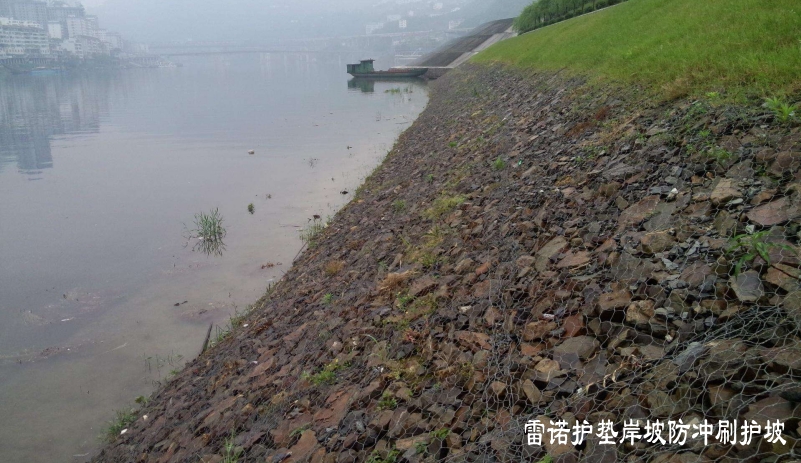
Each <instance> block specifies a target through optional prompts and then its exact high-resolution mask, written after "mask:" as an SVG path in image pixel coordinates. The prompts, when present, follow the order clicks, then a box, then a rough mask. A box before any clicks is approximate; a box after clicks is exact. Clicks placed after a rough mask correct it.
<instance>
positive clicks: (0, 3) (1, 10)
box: [0, 0, 11, 18]
mask: <svg viewBox="0 0 801 463" xmlns="http://www.w3.org/2000/svg"><path fill="white" fill-rule="evenodd" d="M10 17H11V0H0V18H10Z"/></svg>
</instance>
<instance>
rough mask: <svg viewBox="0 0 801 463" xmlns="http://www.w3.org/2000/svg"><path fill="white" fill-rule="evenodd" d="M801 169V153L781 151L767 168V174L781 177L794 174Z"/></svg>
mask: <svg viewBox="0 0 801 463" xmlns="http://www.w3.org/2000/svg"><path fill="white" fill-rule="evenodd" d="M799 167H801V153H798V152H795V153H793V152H790V151H782V152H781V153H779V154H777V155H776V160H775V161H773V164H771V165H770V167H769V168H768V172H770V173H771V174H773V175H775V176H777V177H781V176H783V175H785V174H792V173H795V172H796V171H797V170H798V168H799Z"/></svg>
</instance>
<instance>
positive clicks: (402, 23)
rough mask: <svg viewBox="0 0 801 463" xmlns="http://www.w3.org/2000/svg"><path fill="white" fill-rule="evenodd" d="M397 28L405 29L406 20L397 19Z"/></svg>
mask: <svg viewBox="0 0 801 463" xmlns="http://www.w3.org/2000/svg"><path fill="white" fill-rule="evenodd" d="M398 29H406V20H405V19H401V20H400V21H398Z"/></svg>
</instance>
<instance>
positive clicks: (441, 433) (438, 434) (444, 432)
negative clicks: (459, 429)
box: [431, 428, 451, 440]
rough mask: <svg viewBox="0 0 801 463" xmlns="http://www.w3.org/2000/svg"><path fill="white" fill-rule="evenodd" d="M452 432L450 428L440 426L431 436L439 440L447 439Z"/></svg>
mask: <svg viewBox="0 0 801 463" xmlns="http://www.w3.org/2000/svg"><path fill="white" fill-rule="evenodd" d="M450 433H451V430H450V429H448V428H440V429H437V430H435V431H431V437H432V438H433V439H437V440H445V438H446V437H448V434H450Z"/></svg>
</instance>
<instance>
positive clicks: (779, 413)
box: [743, 396, 801, 426]
mask: <svg viewBox="0 0 801 463" xmlns="http://www.w3.org/2000/svg"><path fill="white" fill-rule="evenodd" d="M743 418H745V419H746V420H748V421H751V420H756V422H757V423H764V422H766V421H771V422H775V421H777V420H778V421H780V422H782V423H785V422H788V421H791V420H797V419H799V418H801V408H800V407H799V406H798V404H792V403H790V402H788V401H787V400H785V399H783V398H781V397H779V396H773V397H768V398H766V399H762V400H760V401H758V402H756V403H753V404H751V405H749V406H748V411H747V412H746V413H745V415H744V416H743ZM763 426H764V425H763Z"/></svg>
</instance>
